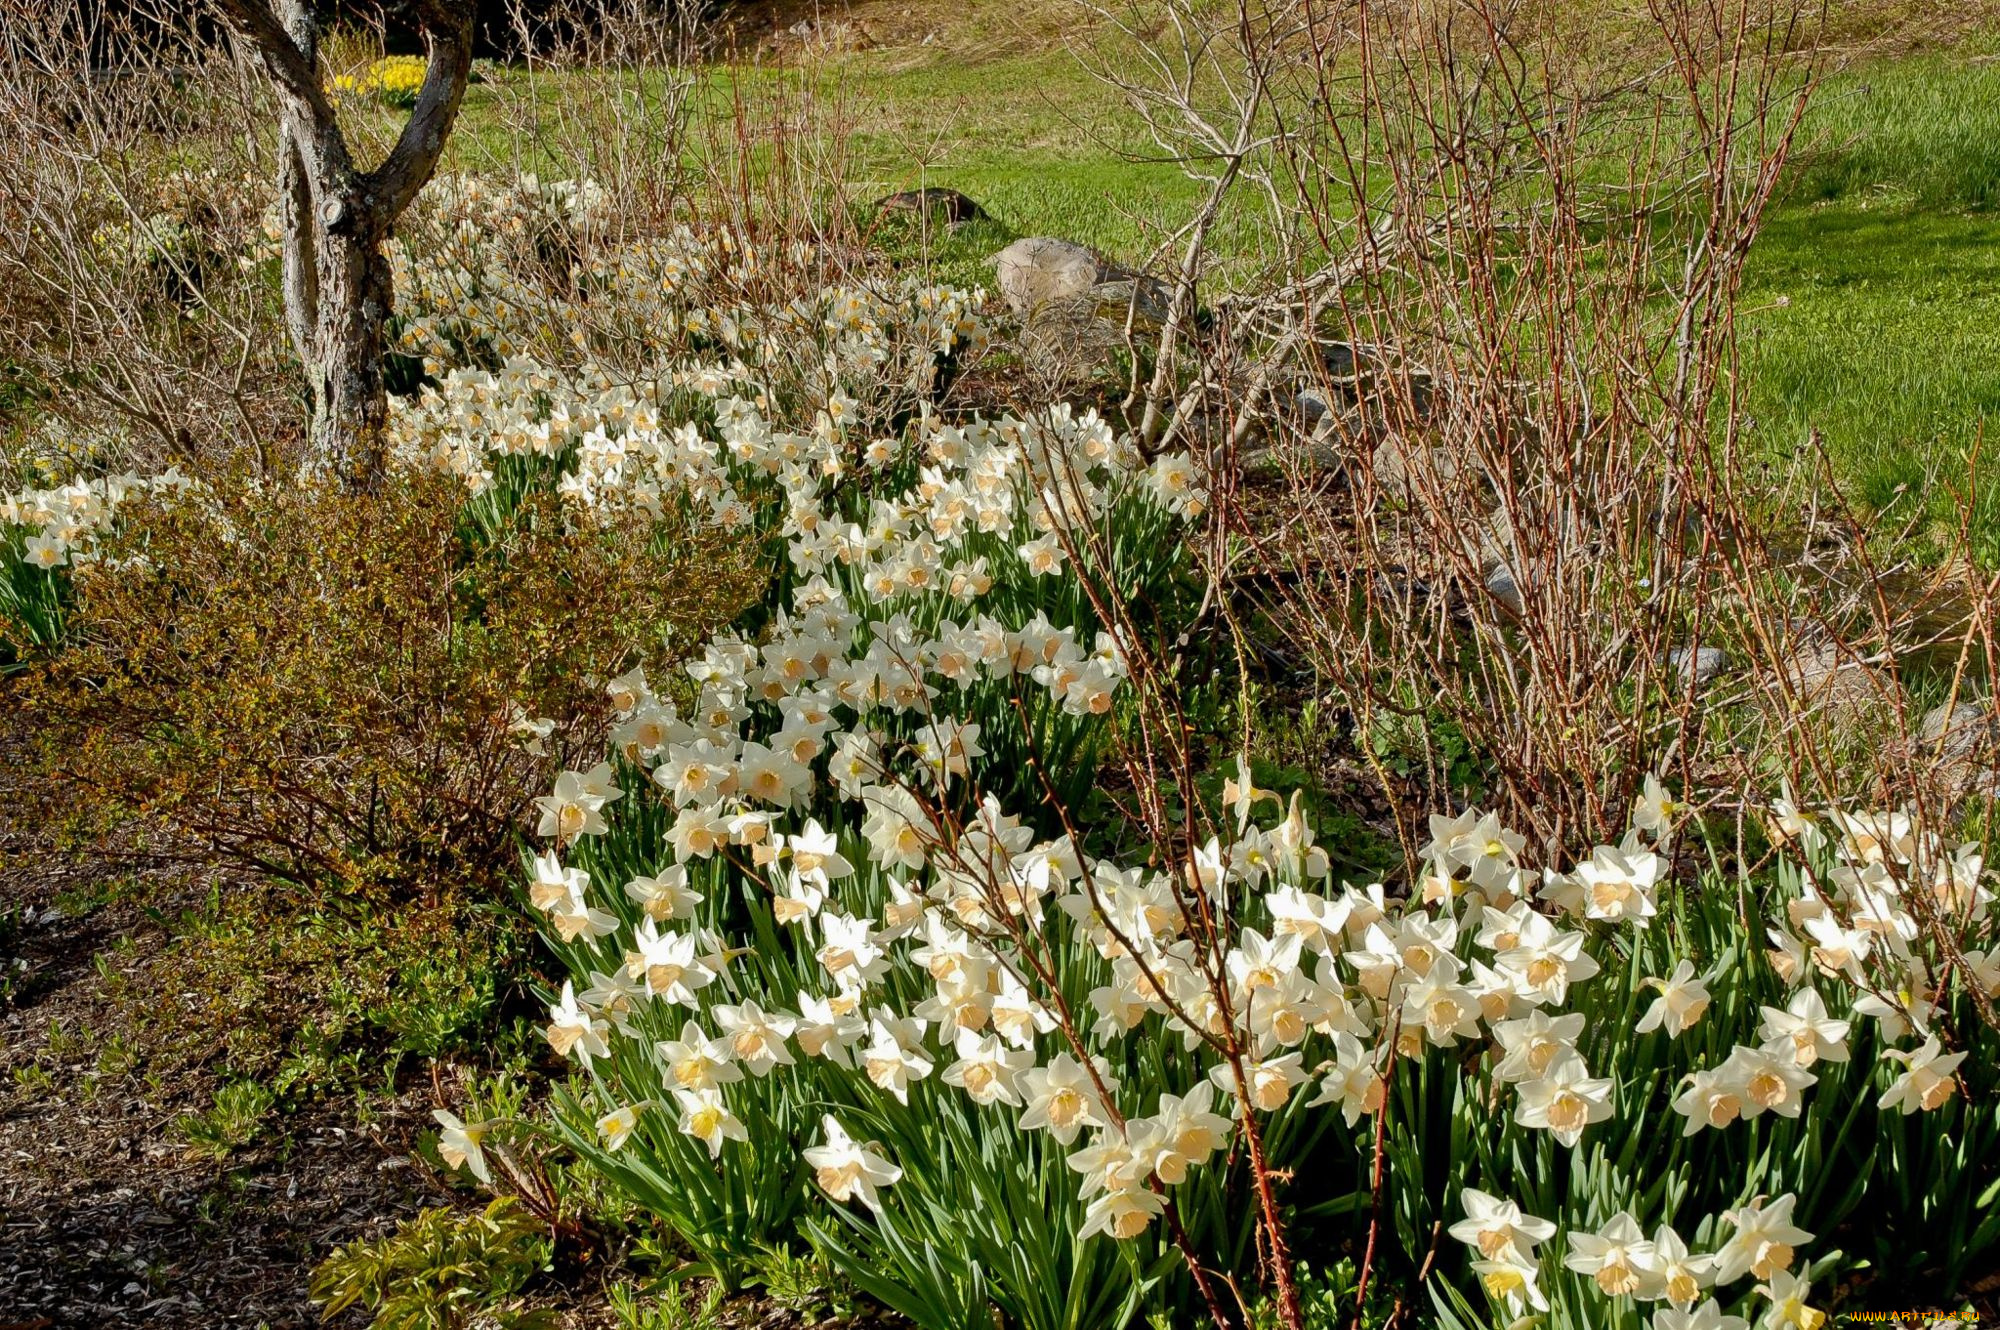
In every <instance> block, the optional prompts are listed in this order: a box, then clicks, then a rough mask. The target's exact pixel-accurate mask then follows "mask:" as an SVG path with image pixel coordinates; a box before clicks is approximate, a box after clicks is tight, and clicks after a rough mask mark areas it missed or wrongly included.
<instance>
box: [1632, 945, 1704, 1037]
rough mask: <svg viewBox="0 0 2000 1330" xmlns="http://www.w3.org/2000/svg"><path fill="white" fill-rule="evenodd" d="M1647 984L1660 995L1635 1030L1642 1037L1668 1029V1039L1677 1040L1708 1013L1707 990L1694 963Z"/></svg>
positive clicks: (1685, 962)
mask: <svg viewBox="0 0 2000 1330" xmlns="http://www.w3.org/2000/svg"><path fill="white" fill-rule="evenodd" d="M1645 982H1646V984H1647V985H1648V986H1650V987H1654V988H1657V989H1659V990H1660V995H1659V996H1658V997H1657V998H1654V999H1653V1005H1652V1006H1650V1007H1648V1008H1647V1009H1646V1013H1645V1014H1644V1015H1643V1016H1641V1017H1640V1018H1639V1023H1638V1025H1637V1026H1636V1027H1635V1028H1636V1029H1637V1030H1638V1031H1639V1033H1641V1034H1646V1033H1648V1032H1649V1031H1653V1030H1659V1029H1665V1030H1666V1032H1667V1034H1668V1035H1669V1036H1671V1037H1673V1038H1675V1039H1678V1038H1680V1036H1682V1035H1683V1034H1686V1033H1687V1032H1688V1031H1689V1030H1690V1029H1693V1028H1694V1025H1695V1023H1696V1022H1697V1021H1699V1020H1700V1019H1701V1018H1702V1015H1703V1014H1704V1013H1705V1012H1707V1011H1708V988H1707V986H1706V985H1704V984H1703V983H1702V981H1701V980H1700V979H1698V978H1696V977H1695V972H1694V965H1693V964H1692V963H1691V962H1688V961H1682V962H1680V963H1679V964H1678V965H1676V966H1674V972H1673V973H1672V974H1671V975H1668V976H1667V977H1666V978H1665V979H1648V980H1646V981H1645Z"/></svg>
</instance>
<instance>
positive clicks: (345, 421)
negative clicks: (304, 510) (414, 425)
mask: <svg viewBox="0 0 2000 1330" xmlns="http://www.w3.org/2000/svg"><path fill="white" fill-rule="evenodd" d="M318 240H319V254H318V260H319V262H318V268H319V310H318V313H319V317H318V319H317V322H316V326H315V327H314V329H313V337H314V342H315V348H314V355H313V357H312V358H311V359H309V360H307V361H306V378H307V383H308V386H309V387H310V389H311V392H312V416H311V423H310V427H309V434H308V437H309V441H310V443H311V449H312V452H311V457H310V459H309V463H308V464H309V465H311V466H313V467H315V468H318V469H323V470H332V471H336V472H338V473H339V474H341V475H343V476H345V477H346V478H347V480H348V481H349V483H351V484H354V485H357V486H359V487H362V488H369V487H372V486H373V485H374V483H375V481H376V479H377V478H378V477H379V476H380V474H381V469H382V462H383V457H382V429H383V426H384V425H385V424H387V423H388V396H387V394H386V393H385V392H384V390H383V386H382V357H383V354H384V352H385V350H386V339H385V336H384V333H385V330H386V327H387V325H388V322H389V316H390V314H391V313H392V312H393V311H394V309H395V301H396V291H395V283H394V280H393V277H392V273H391V269H390V267H389V258H388V255H386V254H384V253H383V252H382V243H381V240H380V238H379V237H376V236H373V235H369V234H366V233H357V232H355V231H350V230H346V229H341V228H336V229H327V230H323V231H322V232H321V233H320V235H319V237H318Z"/></svg>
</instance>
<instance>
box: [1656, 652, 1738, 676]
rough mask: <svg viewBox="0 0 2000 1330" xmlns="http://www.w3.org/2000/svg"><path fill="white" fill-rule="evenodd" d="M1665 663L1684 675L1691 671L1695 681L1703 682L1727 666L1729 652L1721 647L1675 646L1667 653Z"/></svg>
mask: <svg viewBox="0 0 2000 1330" xmlns="http://www.w3.org/2000/svg"><path fill="white" fill-rule="evenodd" d="M1667 665H1668V666H1669V668H1672V669H1676V670H1679V671H1680V672H1681V674H1682V675H1683V676H1684V677H1685V676H1686V675H1687V674H1689V673H1692V674H1693V675H1694V681H1695V682H1696V683H1698V684H1705V683H1709V682H1711V681H1713V680H1714V679H1716V678H1718V677H1719V676H1720V675H1721V674H1722V672H1723V671H1724V670H1726V669H1728V668H1729V653H1728V652H1726V651H1724V650H1723V649H1722V648H1721V647H1700V646H1698V647H1675V648H1674V649H1673V650H1671V651H1669V652H1668V653H1667Z"/></svg>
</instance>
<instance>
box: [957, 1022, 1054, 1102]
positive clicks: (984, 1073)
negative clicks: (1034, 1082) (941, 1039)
mask: <svg viewBox="0 0 2000 1330" xmlns="http://www.w3.org/2000/svg"><path fill="white" fill-rule="evenodd" d="M953 1049H954V1051H956V1052H957V1054H958V1060H957V1061H956V1062H954V1063H952V1064H951V1065H950V1066H949V1067H946V1068H945V1069H944V1074H943V1075H942V1076H941V1077H939V1079H940V1080H942V1081H943V1082H944V1083H945V1084H946V1085H955V1086H957V1087H958V1088H959V1089H961V1090H963V1091H965V1093H966V1097H967V1098H969V1099H971V1100H972V1102H973V1103H975V1104H1008V1105H1011V1106H1012V1107H1015V1108H1019V1107H1020V1106H1021V1095H1020V1091H1019V1090H1018V1089H1017V1088H1016V1085H1017V1083H1018V1082H1019V1080H1020V1076H1021V1073H1022V1072H1024V1071H1026V1070H1027V1069H1028V1068H1030V1067H1032V1066H1034V1065H1035V1055H1034V1054H1033V1053H1032V1052H1030V1051H1028V1050H1026V1049H1011V1048H1009V1047H1007V1045H1006V1044H1005V1043H1003V1042H1002V1041H1001V1039H1000V1037H999V1036H998V1035H992V1034H986V1035H982V1034H979V1033H977V1032H976V1031H973V1030H964V1029H961V1030H960V1031H959V1032H958V1034H957V1035H956V1036H955V1038H954V1041H953Z"/></svg>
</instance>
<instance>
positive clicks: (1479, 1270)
mask: <svg viewBox="0 0 2000 1330" xmlns="http://www.w3.org/2000/svg"><path fill="white" fill-rule="evenodd" d="M1472 1272H1473V1273H1474V1274H1476V1275H1478V1276H1479V1286H1480V1287H1481V1288H1482V1289H1484V1290H1486V1296H1487V1297H1488V1298H1490V1299H1492V1300H1493V1301H1494V1302H1496V1303H1498V1304H1500V1305H1501V1306H1502V1307H1505V1308H1506V1309H1507V1314H1508V1315H1509V1316H1510V1317H1520V1316H1524V1315H1526V1314H1527V1312H1528V1310H1529V1309H1530V1308H1533V1309H1534V1310H1535V1311H1540V1312H1545V1311H1547V1310H1548V1309H1549V1300H1548V1298H1547V1296H1546V1295H1544V1294H1543V1292H1542V1288H1541V1284H1540V1283H1539V1282H1538V1281H1539V1279H1540V1276H1541V1272H1540V1271H1539V1270H1538V1269H1536V1267H1534V1266H1533V1265H1529V1264H1526V1263H1524V1262H1522V1261H1519V1260H1516V1259H1514V1258H1513V1256H1512V1255H1511V1254H1509V1255H1503V1256H1501V1257H1500V1258H1498V1259H1497V1260H1488V1261H1474V1262H1473V1263H1472Z"/></svg>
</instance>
